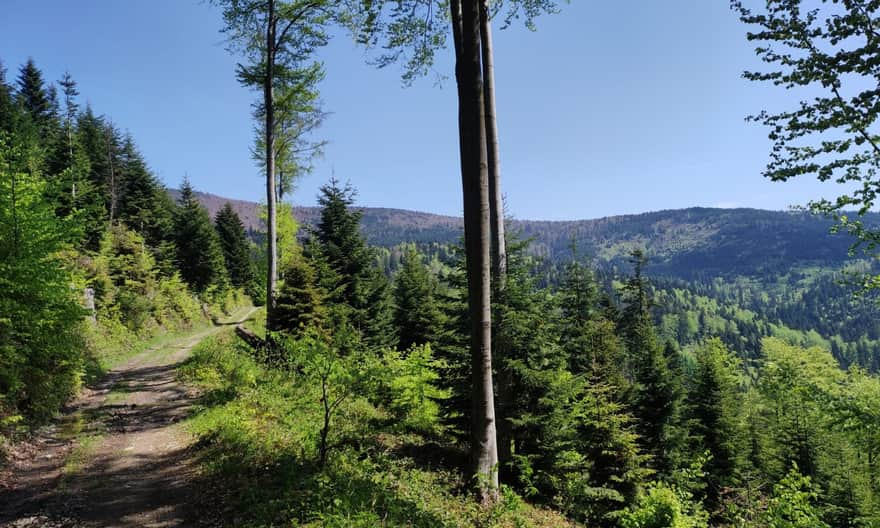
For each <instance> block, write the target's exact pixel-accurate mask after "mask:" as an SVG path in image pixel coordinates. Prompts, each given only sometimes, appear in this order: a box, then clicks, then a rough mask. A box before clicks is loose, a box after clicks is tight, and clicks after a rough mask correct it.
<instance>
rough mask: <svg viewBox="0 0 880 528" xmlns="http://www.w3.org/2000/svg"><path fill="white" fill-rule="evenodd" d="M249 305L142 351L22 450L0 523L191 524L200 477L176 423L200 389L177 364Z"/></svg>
mask: <svg viewBox="0 0 880 528" xmlns="http://www.w3.org/2000/svg"><path fill="white" fill-rule="evenodd" d="M254 310H255V309H254V308H246V309H242V310H240V311H239V312H238V313H235V314H233V315H232V316H231V317H230V318H228V320H227V321H225V322H224V321H221V322H220V323H218V324H217V325H215V326H214V327H211V328H209V329H200V330H197V331H194V332H192V333H189V334H186V335H183V336H181V337H178V338H174V339H173V340H170V341H169V342H166V343H163V344H162V345H160V346H156V347H153V348H151V349H148V350H146V351H144V352H142V353H140V354H138V355H136V356H134V357H133V358H131V359H129V360H128V361H126V362H125V363H124V364H122V365H120V366H118V367H116V368H114V369H113V370H111V371H110V372H109V373H108V374H107V375H106V376H105V377H104V378H103V379H102V380H101V381H100V382H99V383H97V384H96V385H95V386H94V387H91V388H89V389H87V390H86V391H84V393H83V394H82V396H80V397H79V398H78V399H77V400H76V401H75V402H73V403H72V404H71V405H70V407H69V408H68V409H67V410H66V411H65V413H64V414H63V415H62V416H61V417H60V418H59V419H58V420H56V421H55V423H53V424H52V425H50V426H48V427H46V428H44V429H43V430H42V431H40V433H39V434H37V435H36V438H34V440H33V441H31V442H28V444H27V445H26V446H23V448H22V449H19V450H18V451H17V452H16V453H14V456H13V457H12V460H11V461H10V475H9V476H10V478H9V483H8V484H7V485H6V486H5V489H4V488H0V527H10V528H12V527H15V528H23V527H27V528H30V527H45V528H60V527H64V528H68V527H70V528H74V527H75V528H92V527H120V528H129V527H131V528H134V527H149V528H153V527H155V528H158V527H163V528H164V527H175V526H187V525H191V523H189V524H188V523H187V514H188V512H190V511H191V507H192V503H191V502H192V501H191V499H192V498H193V497H194V494H193V492H194V482H195V479H196V476H197V475H196V471H195V464H194V460H193V457H192V453H191V450H190V449H189V448H190V446H191V443H192V438H191V437H190V436H189V435H188V434H187V433H186V431H184V430H183V428H182V426H181V424H180V421H181V420H183V419H184V418H186V416H187V415H188V414H189V412H190V409H191V407H192V405H193V403H194V401H195V399H196V397H197V393H196V392H195V391H194V390H192V389H191V388H189V387H187V386H186V385H184V384H182V383H181V382H180V381H179V380H178V379H177V376H176V369H177V367H178V366H179V365H180V364H181V363H182V362H183V361H184V360H185V359H186V358H187V357H188V356H189V354H190V351H191V350H192V348H193V347H194V346H195V345H196V344H198V343H199V342H200V341H202V340H203V339H205V338H206V337H208V336H210V335H213V334H215V333H217V332H219V331H221V330H222V329H223V328H224V327H225V326H228V325H235V324H238V323H240V322H242V321H244V320H246V319H247V318H248V317H249V316H250V315H251V314H252V313H253V312H254Z"/></svg>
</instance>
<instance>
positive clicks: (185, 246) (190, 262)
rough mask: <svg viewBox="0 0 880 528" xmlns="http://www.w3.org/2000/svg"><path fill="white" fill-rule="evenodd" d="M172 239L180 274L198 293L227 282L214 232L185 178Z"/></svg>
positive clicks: (206, 214)
mask: <svg viewBox="0 0 880 528" xmlns="http://www.w3.org/2000/svg"><path fill="white" fill-rule="evenodd" d="M174 239H175V243H176V245H177V267H178V269H179V270H180V275H181V277H183V280H185V281H186V282H187V283H188V284H189V285H190V286H192V288H193V289H194V290H195V291H197V292H200V293H201V292H204V291H205V290H207V289H208V287H210V286H218V287H220V288H222V287H224V286H225V285H226V282H227V277H226V266H225V265H224V263H223V250H222V249H221V248H220V240H219V237H218V236H217V231H215V230H214V226H213V225H212V223H211V218H210V216H209V215H208V211H206V210H205V208H204V207H202V205H201V204H200V203H199V201H198V199H196V196H195V192H194V191H193V188H192V185H190V183H189V180H187V179H184V180H183V185H182V186H181V188H180V199H179V208H178V211H177V216H176V218H175V222H174Z"/></svg>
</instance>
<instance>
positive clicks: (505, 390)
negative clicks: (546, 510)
mask: <svg viewBox="0 0 880 528" xmlns="http://www.w3.org/2000/svg"><path fill="white" fill-rule="evenodd" d="M480 50H481V57H482V66H483V98H484V103H485V122H486V161H487V164H488V169H489V221H490V223H491V236H492V299H493V300H494V301H495V302H496V303H497V302H498V301H499V300H500V299H501V298H502V295H503V292H504V285H505V283H506V282H507V247H506V243H505V238H504V200H503V198H502V195H501V160H500V156H499V154H498V123H497V118H496V112H495V60H494V57H493V48H492V23H491V20H490V18H489V1H488V0H481V1H480ZM492 317H493V319H492V322H493V329H494V331H493V336H494V338H493V340H492V344H493V345H494V347H495V348H494V350H493V355H494V357H495V360H496V363H498V364H499V369H498V399H499V402H498V411H499V413H498V414H499V420H498V457H499V462H500V464H499V465H500V466H501V468H504V467H505V466H506V465H507V464H508V463H509V462H510V459H511V454H512V453H511V442H512V441H513V438H512V433H511V427H510V421H509V420H508V418H509V416H508V415H509V409H508V402H509V401H510V392H511V389H510V385H511V380H510V373H509V371H508V369H507V368H506V367H505V365H504V363H503V359H504V357H505V356H506V352H505V350H504V344H503V343H504V340H503V339H499V336H500V331H499V329H500V327H501V314H500V313H499V311H498V310H496V311H495V313H493V314H492Z"/></svg>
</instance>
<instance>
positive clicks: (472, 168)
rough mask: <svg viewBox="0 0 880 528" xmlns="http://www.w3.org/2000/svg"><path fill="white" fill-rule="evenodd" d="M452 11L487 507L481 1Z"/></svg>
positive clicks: (489, 413) (491, 494) (492, 441)
mask: <svg viewBox="0 0 880 528" xmlns="http://www.w3.org/2000/svg"><path fill="white" fill-rule="evenodd" d="M450 9H451V12H452V13H451V14H452V26H453V38H454V40H455V49H456V60H455V76H456V81H457V85H458V129H459V150H460V155H461V179H462V193H463V197H464V231H465V235H464V237H465V253H466V258H467V279H468V308H469V312H470V323H471V373H472V376H473V393H472V394H473V397H472V404H473V409H472V417H471V419H472V428H473V430H472V448H471V449H472V456H473V462H474V476H475V478H476V482H477V485H478V491H479V494H480V499H481V500H482V501H483V502H484V503H488V502H492V501H494V500H495V499H496V498H497V490H498V446H497V439H496V432H495V397H494V394H493V385H492V315H491V302H490V299H491V283H492V281H491V266H490V260H491V258H490V253H491V251H490V248H491V240H490V238H491V229H490V225H489V224H490V211H489V202H490V200H489V173H488V166H487V160H486V157H487V154H486V128H485V116H484V107H483V82H482V70H481V64H480V8H479V0H453V1H452V2H451V4H450Z"/></svg>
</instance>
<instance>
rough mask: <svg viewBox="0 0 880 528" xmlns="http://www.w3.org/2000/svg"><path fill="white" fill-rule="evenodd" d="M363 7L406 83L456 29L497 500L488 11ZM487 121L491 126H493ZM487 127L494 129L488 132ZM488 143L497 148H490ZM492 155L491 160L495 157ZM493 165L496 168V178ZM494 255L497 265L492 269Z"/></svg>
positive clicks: (489, 480) (512, 8)
mask: <svg viewBox="0 0 880 528" xmlns="http://www.w3.org/2000/svg"><path fill="white" fill-rule="evenodd" d="M364 7H365V9H361V10H360V11H358V12H357V14H356V15H355V16H352V17H351V20H350V22H353V28H354V29H355V32H356V35H357V38H358V40H359V41H360V42H361V43H363V44H365V45H368V46H381V47H382V49H383V50H384V51H383V53H382V54H381V55H380V56H379V57H378V58H377V60H376V64H377V65H378V66H380V67H382V66H387V65H389V64H392V63H394V62H397V61H399V60H403V61H404V62H405V64H406V68H405V72H404V74H403V80H404V82H406V83H409V82H412V81H413V80H414V79H415V78H416V77H418V76H420V75H424V74H426V73H428V72H429V71H430V70H431V67H432V66H433V64H434V59H435V54H436V50H437V49H440V48H445V47H446V45H447V34H448V33H447V32H448V29H447V27H448V26H447V24H449V23H451V26H452V27H451V30H452V31H451V34H452V41H453V47H454V50H455V78H456V84H457V87H458V105H459V113H458V117H459V119H458V123H459V125H458V126H459V155H460V158H461V176H462V194H463V201H464V208H463V209H464V225H465V252H466V259H467V278H468V305H469V312H470V319H471V329H470V333H471V357H472V375H473V397H472V402H473V405H474V412H473V416H472V420H473V426H472V428H473V430H472V433H473V434H472V436H473V438H472V444H473V445H472V456H473V459H474V475H475V477H476V479H477V482H478V483H479V486H478V488H479V493H480V496H481V499H482V500H483V502H486V501H491V500H494V498H495V497H496V496H497V493H496V491H495V490H497V486H498V470H497V467H498V449H497V439H496V431H495V429H496V424H495V410H494V394H493V392H494V387H493V380H492V316H491V290H492V273H491V272H492V268H493V267H494V268H495V277H496V283H495V284H496V285H499V286H500V285H502V284H503V283H502V282H501V281H499V280H498V277H499V275H500V274H501V273H502V272H503V258H502V255H503V251H504V242H503V237H504V232H503V224H502V223H503V218H504V215H503V211H502V203H501V199H500V196H501V188H500V180H499V178H498V167H499V164H498V158H497V152H498V145H497V131H496V130H495V125H494V120H495V118H494V115H495V111H494V91H493V90H494V88H493V86H494V77H492V78H491V79H488V86H487V84H486V83H487V78H488V77H490V76H492V72H493V69H492V64H493V63H492V59H491V57H492V47H491V33H490V31H489V19H490V14H491V12H490V6H489V4H488V3H485V4H484V3H483V2H481V0H451V1H450V2H449V3H448V4H447V3H446V2H436V3H435V2H434V1H430V0H429V1H425V0H398V1H394V2H383V1H375V2H370V3H368V4H365V6H364ZM446 7H448V8H449V14H448V15H447V14H446V13H445V8H446ZM555 9H556V3H555V2H554V1H553V0H515V1H513V2H510V3H509V4H508V7H507V12H506V17H505V22H506V23H509V22H511V21H512V20H513V19H514V18H518V17H520V16H524V17H525V19H526V24H527V26H529V27H533V21H534V19H535V17H536V16H538V15H539V14H541V13H542V12H545V11H554V10H555ZM486 90H488V94H487V91H486ZM487 98H488V99H489V103H488V105H489V106H488V107H487ZM487 119H488V120H491V121H492V123H491V124H487V123H488V121H487ZM487 129H492V131H491V132H487ZM489 142H492V143H493V146H492V147H490V146H489ZM490 150H491V151H492V152H493V156H494V158H493V160H490V153H489V151H490ZM490 163H494V164H493V168H492V175H490ZM492 181H494V184H493V183H492ZM493 185H494V187H493ZM493 210H494V213H493ZM493 218H494V219H495V222H494V223H493ZM493 226H494V229H493ZM493 240H494V243H493ZM493 248H494V249H493ZM493 254H494V255H495V259H494V262H495V266H493V265H492V262H493V259H492V255H493ZM496 294H497V291H496Z"/></svg>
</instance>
